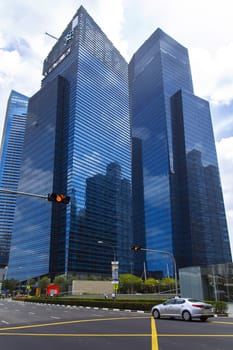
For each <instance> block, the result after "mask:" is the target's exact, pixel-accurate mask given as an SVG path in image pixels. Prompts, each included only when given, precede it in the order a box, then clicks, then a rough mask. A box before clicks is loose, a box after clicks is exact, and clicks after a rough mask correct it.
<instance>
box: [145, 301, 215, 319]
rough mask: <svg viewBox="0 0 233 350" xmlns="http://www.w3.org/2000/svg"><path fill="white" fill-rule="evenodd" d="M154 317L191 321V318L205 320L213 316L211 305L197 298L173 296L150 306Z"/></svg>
mask: <svg viewBox="0 0 233 350" xmlns="http://www.w3.org/2000/svg"><path fill="white" fill-rule="evenodd" d="M151 313H152V316H153V317H154V318H160V317H169V318H176V317H179V318H182V319H183V320H185V321H191V320H192V319H193V318H200V320H201V321H206V320H207V319H208V318H209V317H213V316H214V312H213V306H212V305H210V304H207V303H205V302H203V301H201V300H198V299H192V298H180V297H175V298H172V299H169V300H167V301H165V302H164V303H163V304H158V305H155V306H153V307H152V310H151Z"/></svg>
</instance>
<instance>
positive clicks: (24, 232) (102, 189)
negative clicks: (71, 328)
mask: <svg viewBox="0 0 233 350" xmlns="http://www.w3.org/2000/svg"><path fill="white" fill-rule="evenodd" d="M43 74H44V79H43V81H42V87H41V89H40V90H39V91H38V92H37V93H36V94H35V95H34V96H33V97H32V98H30V101H29V107H28V122H27V126H26V134H25V147H24V155H23V164H22V170H21V179H20V184H19V190H21V191H26V192H30V193H34V194H42V195H44V194H45V195H46V194H47V193H52V192H56V193H65V194H67V195H69V196H71V203H70V204H69V205H63V204H57V203H54V202H48V201H44V200H43V199H38V198H33V197H27V198H26V197H24V198H23V196H20V197H18V200H17V210H16V218H15V225H14V230H13V235H12V246H11V253H10V260H9V269H8V277H9V278H17V279H20V280H26V279H28V278H31V277H36V276H42V275H47V274H49V275H50V276H55V275H58V274H62V273H67V274H72V273H74V274H76V273H79V274H80V275H83V276H87V275H88V274H100V275H102V274H104V273H107V274H110V273H111V261H112V260H114V257H115V258H117V259H118V260H119V271H120V272H126V271H127V272H128V270H129V264H130V254H129V247H130V245H131V244H132V237H131V221H130V220H131V209H130V208H131V138H130V121H129V108H128V65H127V62H126V61H125V60H124V58H123V57H122V56H121V55H120V53H119V52H118V51H117V50H116V49H115V48H114V46H113V45H112V43H111V42H110V41H109V40H108V38H107V37H106V36H105V34H104V33H103V32H102V31H101V29H100V28H99V27H98V26H97V25H96V23H95V22H94V21H93V19H92V18H91V17H90V16H89V15H88V13H87V12H86V10H85V9H84V8H83V7H80V8H79V10H78V11H77V13H76V14H75V16H74V17H73V19H72V20H71V22H70V23H69V24H68V26H67V28H66V29H65V30H64V32H63V33H62V35H61V37H60V38H59V39H58V41H57V42H56V44H55V46H54V47H53V49H52V50H51V52H50V53H49V55H48V57H47V58H46V59H45V61H44V68H43ZM100 242H101V244H100Z"/></svg>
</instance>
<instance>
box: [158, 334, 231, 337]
mask: <svg viewBox="0 0 233 350" xmlns="http://www.w3.org/2000/svg"><path fill="white" fill-rule="evenodd" d="M158 337H233V334H158Z"/></svg>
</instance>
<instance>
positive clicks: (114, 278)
mask: <svg viewBox="0 0 233 350" xmlns="http://www.w3.org/2000/svg"><path fill="white" fill-rule="evenodd" d="M97 243H98V244H102V245H103V246H105V247H108V248H111V249H112V251H113V258H114V261H112V264H111V265H112V286H113V293H112V296H113V297H114V299H115V297H116V293H117V290H118V284H119V278H118V270H119V262H118V261H117V260H116V250H115V247H114V246H113V245H109V244H105V242H104V241H97Z"/></svg>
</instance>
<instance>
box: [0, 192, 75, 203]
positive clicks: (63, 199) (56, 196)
mask: <svg viewBox="0 0 233 350" xmlns="http://www.w3.org/2000/svg"><path fill="white" fill-rule="evenodd" d="M0 193H9V194H22V195H23V196H29V197H36V198H42V199H46V200H48V201H50V202H56V203H63V204H69V202H70V197H69V196H66V195H64V194H62V193H48V195H47V196H44V195H43V194H35V193H28V192H21V191H16V190H7V189H5V188H0Z"/></svg>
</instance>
